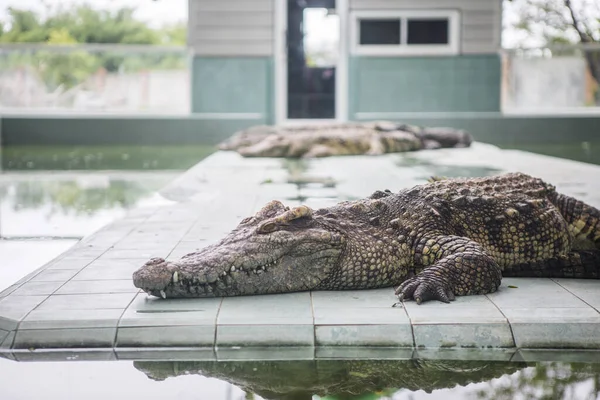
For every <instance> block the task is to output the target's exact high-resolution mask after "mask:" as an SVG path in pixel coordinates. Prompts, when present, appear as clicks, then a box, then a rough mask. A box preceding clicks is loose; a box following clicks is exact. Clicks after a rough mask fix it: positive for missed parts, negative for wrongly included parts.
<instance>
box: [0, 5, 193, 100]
mask: <svg viewBox="0 0 600 400" xmlns="http://www.w3.org/2000/svg"><path fill="white" fill-rule="evenodd" d="M8 13H9V17H10V20H11V24H10V28H9V29H6V27H5V26H4V25H2V24H0V43H2V42H4V43H24V42H29V43H47V44H62V45H64V44H77V43H104V44H106V43H116V44H117V43H118V44H149V45H153V44H166V45H183V44H185V41H186V35H187V25H186V24H185V23H179V24H174V25H169V26H165V27H163V28H161V29H152V28H151V27H149V26H147V25H146V24H145V23H144V22H142V21H139V20H137V19H136V18H135V9H133V8H127V7H126V8H121V9H118V10H116V11H108V10H97V9H95V8H92V7H91V6H89V5H81V6H78V7H75V8H64V7H63V8H48V9H47V10H46V12H45V14H46V15H47V17H46V18H42V16H41V15H40V14H39V13H36V12H34V11H29V10H21V9H17V8H9V10H8ZM0 63H1V64H2V65H5V66H15V65H18V66H27V65H35V67H36V70H38V71H39V72H40V75H41V76H42V78H43V80H44V82H45V83H46V85H47V86H48V87H49V88H50V89H52V90H54V89H56V88H57V87H62V88H64V89H69V88H72V87H74V86H76V85H77V84H79V83H81V82H83V81H84V80H85V79H86V78H87V77H89V76H90V75H91V74H93V73H94V72H95V71H97V70H98V68H100V67H102V68H104V69H105V70H106V71H108V72H114V71H118V70H139V69H142V68H152V67H154V68H165V67H166V68H174V67H182V66H184V65H185V61H184V60H182V59H181V58H180V57H177V56H176V55H175V56H173V55H162V54H141V55H129V54H128V55H123V54H120V53H108V52H103V53H93V54H92V53H88V52H85V51H77V52H71V53H68V54H57V53H55V52H46V51H43V52H36V53H29V54H28V53H19V54H11V55H10V56H9V57H8V58H6V59H3V60H0Z"/></svg>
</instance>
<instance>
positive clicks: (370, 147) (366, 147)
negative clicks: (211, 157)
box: [219, 121, 472, 158]
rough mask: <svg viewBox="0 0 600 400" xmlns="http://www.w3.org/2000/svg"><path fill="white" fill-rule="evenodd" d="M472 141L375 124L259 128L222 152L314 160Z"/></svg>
mask: <svg viewBox="0 0 600 400" xmlns="http://www.w3.org/2000/svg"><path fill="white" fill-rule="evenodd" d="M471 142H472V137H471V135H470V134H469V133H468V132H466V131H464V130H460V129H453V128H447V127H431V128H428V127H427V128H426V127H420V126H413V125H408V124H398V123H394V122H389V121H375V122H366V123H360V122H349V123H341V124H331V123H328V124H307V125H292V126H270V125H259V126H254V127H251V128H249V129H246V130H242V131H239V132H236V133H235V134H234V135H233V136H232V137H231V138H229V139H228V140H226V141H224V142H222V143H221V144H220V145H219V149H220V150H235V151H237V152H238V153H239V154H241V155H242V156H244V157H287V158H315V157H329V156H340V155H360V154H366V155H380V154H384V153H399V152H407V151H416V150H421V149H438V148H448V147H469V146H470V145H471Z"/></svg>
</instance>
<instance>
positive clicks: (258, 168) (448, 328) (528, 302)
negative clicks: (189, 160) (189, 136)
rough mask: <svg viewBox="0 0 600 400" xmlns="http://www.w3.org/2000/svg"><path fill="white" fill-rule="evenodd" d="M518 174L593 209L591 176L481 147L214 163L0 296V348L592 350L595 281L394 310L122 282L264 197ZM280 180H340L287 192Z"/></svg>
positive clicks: (597, 333) (598, 287)
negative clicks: (159, 202) (160, 294)
mask: <svg viewBox="0 0 600 400" xmlns="http://www.w3.org/2000/svg"><path fill="white" fill-rule="evenodd" d="M517 170H518V171H523V172H527V173H531V174H534V175H537V176H540V177H543V178H546V179H548V180H549V181H551V182H552V183H554V184H556V185H557V186H558V189H559V190H560V191H562V192H564V193H567V194H571V195H574V196H577V197H578V198H581V199H584V200H585V201H587V202H589V203H591V204H593V205H596V206H600V181H599V180H598V179H597V177H598V176H599V174H600V168H598V167H595V166H592V165H587V164H581V163H575V162H570V161H565V160H560V159H553V158H549V157H543V156H538V155H532V154H528V153H521V152H517V151H500V150H498V149H497V148H495V147H492V146H486V145H480V144H476V145H475V146H474V147H472V148H470V149H460V150H440V151H430V152H419V153H410V154H394V155H387V156H381V157H340V158H327V159H322V160H313V161H310V162H304V161H302V162H285V161H282V160H277V159H242V158H241V157H239V156H238V155H236V154H234V153H217V154H215V155H213V156H211V157H209V158H208V159H206V160H205V161H204V162H202V163H200V164H198V165H197V166H196V167H194V168H193V169H191V170H190V171H188V172H187V173H185V174H184V175H182V176H181V177H180V178H178V179H177V180H176V181H175V182H173V183H172V184H171V185H170V186H169V187H167V188H165V189H164V190H163V195H164V196H165V197H166V198H168V199H172V200H174V201H175V203H174V204H173V205H170V206H166V207H160V208H140V209H137V210H135V211H133V212H131V213H130V214H129V215H128V216H127V217H126V218H125V219H123V220H120V221H118V222H116V223H113V224H111V225H109V226H107V227H105V228H104V229H102V230H100V231H99V232H96V233H95V234H94V235H92V236H90V237H88V238H86V239H84V240H83V241H82V242H81V243H79V244H78V245H77V246H76V247H75V248H73V249H71V250H70V251H68V252H66V253H64V254H62V255H61V256H59V257H58V258H57V259H55V260H52V261H51V262H50V263H48V264H47V265H45V266H44V267H43V268H41V269H40V270H38V271H36V272H34V273H33V274H31V275H30V276H27V277H25V278H24V279H22V280H21V281H19V282H18V283H16V284H15V285H13V286H11V287H10V288H8V289H7V290H5V291H4V292H2V293H1V294H0V344H1V345H0V348H2V349H4V351H9V352H10V351H11V349H13V350H19V349H20V350H27V349H66V348H70V349H73V348H79V349H84V348H103V349H106V348H115V349H116V350H117V351H131V349H133V348H135V349H138V350H137V351H139V349H141V348H155V349H156V348H165V347H171V348H173V347H179V348H183V347H186V348H188V347H194V348H206V349H211V348H213V347H216V348H217V349H221V350H219V351H225V350H223V349H227V348H230V349H232V351H233V352H234V353H235V351H237V349H238V348H246V347H249V346H252V347H256V348H261V347H265V346H288V347H293V348H301V349H302V348H307V347H309V348H312V347H317V348H323V349H331V348H334V349H335V348H338V349H346V350H344V351H347V349H348V347H355V346H380V347H396V348H403V349H406V350H407V351H412V349H417V350H419V351H425V350H427V349H430V348H431V349H438V348H447V349H457V348H458V349H463V348H508V349H515V348H520V349H553V348H560V349H563V348H570V349H600V281H585V280H568V279H504V280H503V283H502V286H501V288H500V290H499V291H498V292H497V293H493V294H490V295H488V296H470V297H461V298H458V299H457V300H456V301H455V302H453V303H451V304H442V303H438V302H435V303H434V302H431V303H425V304H423V305H420V306H418V305H416V304H415V303H405V304H404V305H403V306H402V305H401V306H396V307H392V306H393V305H394V304H395V302H396V299H395V297H394V296H393V289H391V288H387V289H380V290H369V291H352V292H312V293H308V292H305V293H291V294H283V295H269V296H253V297H234V298H225V299H220V298H218V299H186V300H162V299H157V298H152V297H148V296H147V295H146V294H144V293H140V292H139V291H138V290H137V289H136V288H134V287H133V284H132V282H131V274H132V272H133V271H134V270H135V269H137V268H138V267H139V266H140V265H142V264H143V263H144V262H145V261H146V260H147V259H148V258H150V257H165V258H168V259H177V258H179V257H180V256H182V255H183V254H186V253H188V252H191V251H193V250H195V249H198V248H201V247H204V246H206V245H207V244H209V243H211V242H213V241H215V240H217V239H218V238H220V237H221V236H222V235H223V234H224V233H226V232H228V231H229V230H231V229H232V228H233V227H234V226H235V225H236V224H237V223H238V222H239V221H240V220H241V219H242V218H244V217H246V216H248V215H251V214H252V213H253V212H255V211H256V210H257V209H258V208H259V207H260V206H261V205H263V204H264V203H266V202H267V201H269V200H272V199H279V200H282V201H283V202H284V203H286V204H288V205H297V204H300V203H304V204H308V205H311V206H313V207H321V206H327V205H331V204H334V203H336V202H338V201H340V200H343V199H352V198H359V197H364V196H366V195H368V194H370V193H371V192H372V191H374V190H377V189H391V190H397V189H400V188H402V187H407V186H412V185H415V184H418V183H422V182H424V181H425V179H426V178H427V177H428V176H430V175H445V176H455V175H461V176H465V175H482V174H491V173H496V172H502V171H517ZM290 171H301V173H302V174H303V175H304V176H312V177H320V178H332V179H333V180H335V182H336V183H335V185H329V184H326V185H322V184H320V183H303V184H293V183H288V177H289V175H290V173H291V172H290ZM207 351H208V352H209V354H211V356H212V354H213V352H212V350H207ZM304 351H305V350H301V351H300V352H301V353H302V352H304ZM324 351H325V350H324ZM327 351H331V350H327ZM309 352H310V353H311V354H313V355H314V352H313V351H312V350H310V351H309ZM334 352H335V351H334ZM511 354H512V353H511Z"/></svg>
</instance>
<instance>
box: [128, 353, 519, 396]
mask: <svg viewBox="0 0 600 400" xmlns="http://www.w3.org/2000/svg"><path fill="white" fill-rule="evenodd" d="M134 366H135V368H137V369H138V370H140V371H142V372H144V373H145V374H146V375H147V376H148V377H149V378H150V379H153V380H158V381H162V380H165V379H167V378H169V377H175V376H180V375H193V374H197V375H202V376H206V377H212V378H217V379H220V380H223V381H227V382H230V383H232V384H234V385H236V386H238V387H240V388H241V389H242V390H244V391H246V392H250V393H256V394H258V395H259V396H261V397H263V398H265V399H278V400H279V399H281V400H304V399H306V400H309V399H312V398H313V397H312V396H313V395H315V394H317V395H319V396H328V395H329V396H335V398H338V399H347V398H354V397H355V396H359V395H364V394H367V393H373V392H379V391H385V392H386V393H387V392H389V390H390V389H395V388H398V389H401V388H405V389H409V390H413V391H415V390H424V391H426V392H431V391H432V390H435V389H441V388H449V387H454V386H456V385H461V386H464V385H467V384H469V383H475V382H482V381H487V380H490V379H493V378H498V377H500V376H502V375H504V374H511V373H513V372H515V371H517V370H519V369H522V368H525V367H526V366H527V365H526V364H525V363H524V362H510V363H509V362H499V361H447V360H444V361H440V360H420V359H412V360H294V361H225V362H221V361H219V362H212V361H135V362H134Z"/></svg>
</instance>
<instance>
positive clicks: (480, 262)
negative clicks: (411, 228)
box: [396, 236, 502, 304]
mask: <svg viewBox="0 0 600 400" xmlns="http://www.w3.org/2000/svg"><path fill="white" fill-rule="evenodd" d="M423 243H424V244H423V245H422V246H418V248H417V252H416V261H417V263H420V264H421V265H429V266H427V267H425V269H423V270H422V271H421V272H420V273H419V274H417V275H416V276H413V277H412V278H409V279H407V280H406V281H404V282H403V283H402V284H400V286H398V288H397V289H396V295H397V296H398V297H399V299H400V301H402V300H406V299H414V300H415V301H416V302H417V304H421V303H422V302H423V301H427V300H440V301H443V302H445V303H449V302H450V301H452V300H454V296H456V295H458V296H465V295H469V294H486V293H491V292H495V291H496V290H497V289H498V286H500V281H501V280H502V271H501V269H500V266H499V265H498V263H497V262H496V260H494V258H492V257H491V256H490V255H488V254H487V253H486V252H485V250H484V249H483V248H482V247H481V246H480V245H479V244H478V243H477V242H474V241H472V240H471V239H468V238H465V237H461V236H439V237H436V238H432V239H425V241H424V242H423Z"/></svg>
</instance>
